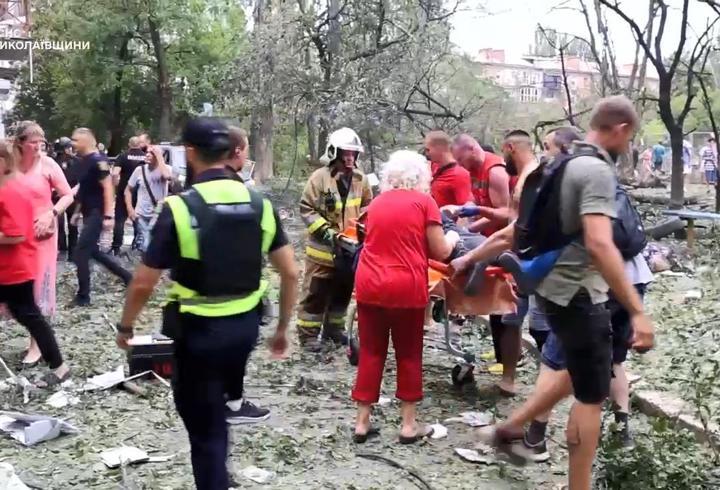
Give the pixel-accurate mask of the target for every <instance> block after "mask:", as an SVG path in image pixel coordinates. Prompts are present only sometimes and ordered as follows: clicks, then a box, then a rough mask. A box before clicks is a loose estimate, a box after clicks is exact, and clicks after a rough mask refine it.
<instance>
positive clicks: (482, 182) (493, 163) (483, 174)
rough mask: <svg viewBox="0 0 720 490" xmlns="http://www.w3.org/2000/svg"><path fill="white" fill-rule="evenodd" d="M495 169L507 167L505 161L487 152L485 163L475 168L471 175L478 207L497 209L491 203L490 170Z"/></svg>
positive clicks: (473, 192)
mask: <svg viewBox="0 0 720 490" xmlns="http://www.w3.org/2000/svg"><path fill="white" fill-rule="evenodd" d="M495 167H505V160H503V158H502V157H501V156H499V155H496V154H494V153H490V152H489V151H486V152H485V161H484V162H483V163H482V164H481V165H477V166H475V167H474V168H473V169H472V172H471V173H470V179H471V182H472V184H471V186H472V194H473V198H474V201H475V203H476V204H477V205H478V206H486V207H491V208H494V207H496V206H493V203H492V202H491V201H490V170H492V169H493V168H495Z"/></svg>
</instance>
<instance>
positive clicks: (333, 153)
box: [322, 128, 365, 163]
mask: <svg viewBox="0 0 720 490" xmlns="http://www.w3.org/2000/svg"><path fill="white" fill-rule="evenodd" d="M338 150H348V151H357V152H358V153H363V152H364V151H365V149H364V148H363V145H362V141H360V136H358V135H357V133H356V132H355V131H353V130H352V129H350V128H340V129H338V130H337V131H333V133H332V134H331V135H330V137H329V138H328V144H327V147H326V148H325V154H324V155H323V156H322V160H323V161H324V162H325V163H330V162H332V161H334V160H335V158H337V156H338Z"/></svg>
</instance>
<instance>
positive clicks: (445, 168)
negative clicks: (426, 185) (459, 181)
mask: <svg viewBox="0 0 720 490" xmlns="http://www.w3.org/2000/svg"><path fill="white" fill-rule="evenodd" d="M455 167H457V162H450V163H448V164H447V165H443V166H442V167H440V168H439V169H437V170H436V171H435V173H434V174H433V176H432V180H435V179H437V178H438V177H440V176H441V175H442V174H444V173H445V172H447V171H448V170H450V169H451V168H455Z"/></svg>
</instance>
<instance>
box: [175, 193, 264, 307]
mask: <svg viewBox="0 0 720 490" xmlns="http://www.w3.org/2000/svg"><path fill="white" fill-rule="evenodd" d="M192 187H193V188H194V189H195V190H197V192H199V193H200V195H201V196H202V198H203V199H204V200H205V202H206V203H208V204H240V203H249V202H250V191H249V190H248V189H247V187H245V185H244V184H243V183H242V182H240V181H237V180H233V179H220V180H212V181H209V182H202V183H199V184H195V185H193V186H192ZM165 202H166V203H167V204H168V206H169V207H170V211H171V212H172V215H173V221H174V222H175V230H176V231H177V236H178V244H179V246H180V256H181V257H182V258H183V259H190V260H202V257H200V248H199V240H198V230H197V227H194V226H193V221H194V219H193V217H192V216H191V215H190V212H189V210H188V208H187V205H186V204H185V202H184V201H183V200H182V198H180V196H170V197H168V198H166V199H165ZM260 227H261V228H262V244H259V246H261V247H262V251H263V253H267V252H268V251H269V250H270V245H271V244H272V241H273V239H274V238H275V232H276V230H277V223H275V215H274V213H273V208H272V204H271V203H270V201H268V200H267V199H263V214H262V219H261V222H260ZM267 288H268V282H267V281H265V280H261V281H260V287H259V288H258V289H257V290H255V291H253V292H251V293H249V294H246V295H243V296H235V297H228V296H222V297H204V296H201V295H200V294H199V293H198V292H197V291H194V290H192V289H190V288H188V287H187V286H185V285H183V284H180V283H179V282H177V281H174V282H173V284H172V286H171V288H170V291H169V293H168V301H169V302H173V301H176V302H178V303H179V305H180V312H181V313H190V314H193V315H198V316H205V317H222V316H231V315H237V314H240V313H245V312H248V311H250V310H252V309H253V308H256V307H257V306H258V304H259V303H260V301H261V300H262V297H263V295H264V294H265V292H266V290H267Z"/></svg>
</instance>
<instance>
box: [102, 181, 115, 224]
mask: <svg viewBox="0 0 720 490" xmlns="http://www.w3.org/2000/svg"><path fill="white" fill-rule="evenodd" d="M100 185H102V188H103V202H104V211H105V216H114V215H115V213H114V208H113V201H114V200H115V189H114V188H113V184H112V179H111V178H110V176H109V175H108V176H107V177H105V178H103V179H102V180H101V181H100Z"/></svg>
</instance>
